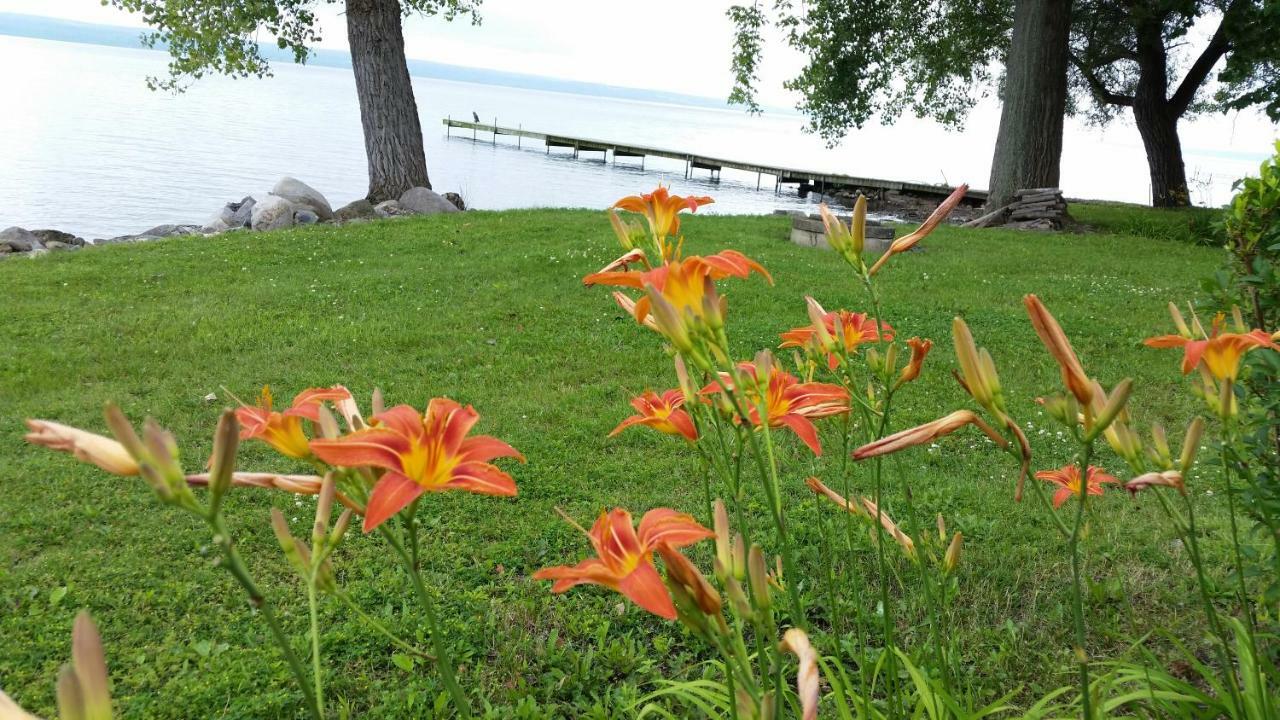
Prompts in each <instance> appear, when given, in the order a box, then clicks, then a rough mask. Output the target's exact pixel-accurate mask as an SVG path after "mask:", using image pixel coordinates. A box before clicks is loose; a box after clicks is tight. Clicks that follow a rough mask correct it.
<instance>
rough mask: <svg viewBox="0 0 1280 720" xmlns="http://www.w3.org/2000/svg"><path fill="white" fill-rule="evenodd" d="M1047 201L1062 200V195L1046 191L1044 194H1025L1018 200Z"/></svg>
mask: <svg viewBox="0 0 1280 720" xmlns="http://www.w3.org/2000/svg"><path fill="white" fill-rule="evenodd" d="M1046 201H1052V202H1062V195H1057V194H1053V193H1045V194H1043V195H1023V196H1022V197H1020V198H1018V202H1021V203H1038V202H1046Z"/></svg>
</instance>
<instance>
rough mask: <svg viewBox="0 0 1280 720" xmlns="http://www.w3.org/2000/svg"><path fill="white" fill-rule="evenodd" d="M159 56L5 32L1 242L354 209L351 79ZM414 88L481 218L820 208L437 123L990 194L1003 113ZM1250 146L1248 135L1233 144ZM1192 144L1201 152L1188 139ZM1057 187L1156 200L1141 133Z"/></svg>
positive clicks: (434, 160) (1196, 171)
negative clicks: (856, 124)
mask: <svg viewBox="0 0 1280 720" xmlns="http://www.w3.org/2000/svg"><path fill="white" fill-rule="evenodd" d="M166 58H167V56H166V55H164V54H163V53H158V52H154V51H146V50H126V49H119V48H107V47H99V46H91V45H76V44H70V43H59V42H50V41H44V40H30V39H22V38H14V37H8V36H0V67H4V68H6V70H5V88H4V89H5V97H6V99H8V100H11V101H12V102H11V103H10V105H9V107H7V108H6V110H5V112H0V227H5V226H9V225H20V226H24V227H29V228H30V227H57V228H62V229H66V230H69V231H72V232H75V233H77V234H80V235H84V236H85V237H90V238H94V237H105V236H110V235H118V234H124V233H130V232H138V231H141V230H143V229H146V228H148V227H150V226H153V225H157V224H160V223H170V222H173V223H201V222H204V221H205V220H206V219H207V218H208V217H209V216H210V215H211V214H212V213H213V212H214V210H216V209H217V208H218V207H220V206H221V204H222V203H224V202H226V201H229V200H238V199H239V198H241V197H242V196H244V195H246V194H248V193H251V192H265V191H266V190H268V189H270V187H271V185H272V184H273V183H274V182H275V180H276V179H277V178H279V177H280V176H281V175H293V176H295V177H298V178H300V179H302V180H303V181H305V182H307V183H309V184H311V185H313V186H314V187H316V188H317V189H319V190H320V191H321V192H323V193H324V194H325V195H326V196H327V197H328V198H329V200H330V202H331V203H333V204H334V206H335V207H336V206H338V205H341V204H344V203H346V202H349V201H350V200H353V199H355V198H357V197H361V196H363V194H364V191H365V184H366V179H367V175H366V168H365V160H364V148H363V144H362V139H361V134H360V119H359V114H358V108H357V104H356V98H355V86H354V82H353V80H352V78H351V73H350V71H347V70H341V69H335V68H319V67H297V66H292V65H279V66H277V67H276V68H275V73H276V76H275V77H274V78H271V79H267V80H230V79H226V78H207V79H204V80H201V81H200V82H198V83H196V84H195V85H193V86H192V87H191V89H190V90H189V91H188V92H187V93H186V94H184V95H180V96H173V95H164V94H157V93H152V92H150V91H148V90H147V89H146V87H145V85H144V83H143V78H144V77H146V76H147V75H148V74H156V73H162V72H163V71H164V69H165V62H166ZM414 88H415V91H416V93H417V98H418V102H419V110H420V112H421V116H422V123H423V128H424V134H425V137H426V144H427V161H428V165H429V167H430V170H431V180H432V183H433V185H435V187H436V189H437V190H439V191H441V192H443V191H449V190H453V191H457V192H460V193H461V194H462V195H463V196H464V197H465V198H466V199H467V201H468V202H469V204H470V205H471V206H473V207H477V208H485V209H501V208H511V207H534V206H551V207H592V208H600V207H604V206H606V205H608V204H609V203H611V202H612V201H613V200H615V199H616V198H618V197H619V196H621V195H625V194H629V193H633V192H636V191H638V190H641V189H646V188H649V187H652V186H653V185H654V184H655V183H657V182H660V181H661V182H663V183H668V184H671V185H672V186H673V187H674V188H675V189H676V191H678V192H683V193H695V194H707V195H713V196H714V197H715V198H716V201H717V202H716V205H714V206H711V207H710V208H708V210H709V211H714V212H722V213H767V212H771V211H772V210H774V209H775V208H806V209H810V210H811V209H812V203H813V202H814V199H812V198H811V199H810V200H801V199H800V198H798V197H796V195H795V189H794V187H791V188H789V189H787V190H786V191H785V192H784V193H783V194H781V195H775V194H774V193H773V191H772V188H773V182H772V179H771V178H769V177H767V176H766V177H765V178H764V179H763V183H762V186H763V189H762V190H761V191H757V190H756V181H757V179H756V176H755V175H754V174H749V173H741V172H735V171H732V170H725V171H724V174H723V178H722V180H721V181H720V182H712V181H711V180H710V178H708V177H707V174H706V173H705V171H697V172H696V173H695V177H693V178H691V179H688V180H686V179H685V177H684V166H683V163H681V162H679V161H673V160H662V159H658V158H649V159H648V160H646V161H645V167H644V170H641V169H640V167H639V161H638V160H635V159H623V161H621V162H618V163H617V164H612V163H610V164H604V163H602V162H600V161H599V159H598V157H599V156H598V154H594V153H583V154H582V156H581V157H580V158H579V159H576V160H575V159H573V158H572V156H571V155H570V154H569V153H566V152H565V151H557V152H553V153H551V154H547V153H546V152H545V149H544V148H543V147H542V146H541V144H539V143H536V142H535V143H532V144H531V143H530V142H529V141H525V142H524V143H523V147H519V148H518V147H516V140H515V139H514V138H508V137H502V138H500V139H499V141H498V143H497V144H496V145H494V144H492V143H490V142H473V141H471V140H470V139H469V138H468V139H461V138H458V137H454V138H453V139H449V138H447V137H446V133H445V128H444V127H443V125H442V124H441V123H440V120H441V118H443V117H444V116H446V115H453V116H454V117H465V118H468V119H469V118H470V117H471V113H472V112H475V113H478V114H479V115H480V117H481V118H482V119H483V121H485V122H492V121H493V120H494V119H496V120H498V122H499V123H500V124H502V125H509V126H517V125H519V126H523V127H525V128H528V129H531V130H538V131H544V132H551V133H563V134H568V135H578V136H585V137H594V138H600V139H603V140H612V141H617V142H629V143H636V144H643V145H651V146H656V147H663V148H670V149H673V150H688V151H694V152H697V153H699V154H703V155H711V156H718V157H728V158H735V159H740V160H743V161H752V162H758V163H761V164H766V165H783V166H790V167H801V168H806V169H813V170H824V171H828V172H838V173H844V174H849V175H861V176H869V177H883V178H892V179H898V180H913V181H921V182H930V183H936V182H952V183H958V182H963V181H968V182H971V183H973V184H974V185H975V186H976V187H983V186H985V184H986V183H985V180H986V177H987V174H988V172H989V167H990V148H991V146H992V143H993V141H994V135H995V124H996V122H995V120H996V119H997V118H998V116H997V115H996V114H995V111H994V109H993V108H991V107H987V106H981V107H980V108H979V109H978V111H977V112H976V113H975V115H974V117H973V119H972V120H971V122H970V124H969V129H968V130H967V131H966V132H965V133H964V134H957V133H948V132H946V131H943V130H941V129H939V128H937V127H934V126H932V125H929V124H927V123H923V122H914V121H905V120H904V121H901V122H900V123H899V124H898V125H897V126H894V127H891V128H881V127H875V128H867V129H865V130H862V131H858V132H857V133H855V134H854V135H853V136H851V137H850V138H849V139H847V140H846V142H845V143H844V144H842V145H841V147H840V148H838V149H835V150H829V149H827V148H825V147H824V146H823V144H822V142H821V141H820V140H819V139H817V138H815V137H812V136H809V135H806V134H804V133H802V132H800V127H801V126H802V125H803V119H802V118H800V117H798V116H795V115H787V114H765V115H762V116H756V117H752V116H748V115H745V114H744V113H742V112H739V111H736V110H729V109H723V110H720V109H707V108H694V107H685V106H674V105H663V104H657V103H645V102H634V101H627V100H615V99H607V98H598V97H586V96H580V95H570V94H564V93H549V92H541V91H532V90H521V89H513V88H504V87H495V86H487V85H473V84H469V83H457V82H449V81H442V80H430V79H423V78H415V79H414ZM1250 127H1252V126H1250ZM1261 127H1262V128H1263V134H1265V133H1266V130H1267V128H1266V126H1265V124H1263V125H1262V126H1261ZM455 132H456V131H455ZM1251 132H1253V131H1251ZM1073 133H1074V134H1073ZM1184 134H1185V131H1184ZM1253 134H1254V135H1257V134H1258V133H1257V132H1253ZM1130 135H1132V137H1130ZM1240 136H1245V137H1240ZM1113 137H1114V138H1115V142H1108V140H1110V139H1111V138H1113ZM481 139H487V138H484V137H483V136H481ZM1255 140H1256V138H1254V137H1252V136H1251V135H1250V133H1249V132H1243V131H1242V132H1239V133H1237V137H1236V138H1235V139H1234V141H1233V142H1235V143H1246V142H1254V141H1255ZM1184 144H1186V145H1188V146H1194V144H1195V143H1194V133H1192V134H1191V138H1190V139H1185V138H1184ZM1227 145H1228V141H1226V140H1219V141H1218V144H1217V145H1216V146H1215V147H1216V150H1215V151H1214V152H1213V153H1207V154H1205V155H1203V156H1198V155H1195V154H1193V153H1189V156H1188V173H1189V175H1192V176H1199V177H1203V178H1208V179H1209V180H1210V181H1211V182H1212V185H1211V186H1210V188H1209V190H1208V191H1202V192H1201V194H1202V195H1203V194H1205V193H1206V192H1207V193H1208V194H1209V195H1210V196H1211V197H1212V198H1213V199H1214V200H1215V201H1217V202H1221V201H1223V200H1225V198H1226V197H1227V192H1228V189H1229V186H1230V182H1231V180H1233V179H1234V178H1236V177H1238V176H1239V175H1241V174H1243V173H1245V172H1249V171H1251V170H1252V169H1253V168H1254V167H1255V166H1256V164H1257V161H1258V160H1259V159H1260V158H1261V157H1262V156H1263V155H1264V154H1265V152H1266V151H1267V149H1268V148H1267V147H1266V144H1265V139H1264V140H1263V141H1259V142H1256V143H1255V144H1253V145H1247V144H1230V146H1229V147H1228V146H1227ZM1237 148H1238V149H1239V150H1240V152H1234V151H1233V150H1234V149H1237ZM1104 169H1105V172H1104V171H1103V170H1104ZM1063 186H1064V189H1065V190H1066V192H1067V194H1068V195H1078V196H1089V197H1105V198H1113V199H1122V200H1131V201H1139V202H1141V201H1143V200H1145V198H1146V195H1147V181H1146V166H1145V162H1144V160H1143V155H1142V150H1141V147H1140V145H1138V144H1137V138H1136V133H1134V132H1133V131H1132V128H1123V127H1122V128H1117V129H1115V130H1112V131H1109V133H1108V134H1107V135H1105V136H1104V135H1100V134H1099V133H1098V132H1097V131H1089V133H1088V134H1084V133H1083V131H1080V132H1074V131H1069V134H1068V138H1067V150H1066V152H1065V153H1064V159H1063Z"/></svg>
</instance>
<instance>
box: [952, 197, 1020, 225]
mask: <svg viewBox="0 0 1280 720" xmlns="http://www.w3.org/2000/svg"><path fill="white" fill-rule="evenodd" d="M1015 204H1016V203H1009V204H1008V205H1005V206H1004V207H1002V208H997V209H995V210H992V211H991V212H989V213H987V214H986V215H983V216H982V217H977V218H974V219H972V220H970V221H969V222H967V223H965V224H964V225H963V226H962V227H967V228H984V227H989V226H991V225H998V224H999V223H1001V222H1003V221H1004V215H1005V214H1006V213H1008V212H1009V210H1010V209H1011V208H1013V206H1014V205H1015Z"/></svg>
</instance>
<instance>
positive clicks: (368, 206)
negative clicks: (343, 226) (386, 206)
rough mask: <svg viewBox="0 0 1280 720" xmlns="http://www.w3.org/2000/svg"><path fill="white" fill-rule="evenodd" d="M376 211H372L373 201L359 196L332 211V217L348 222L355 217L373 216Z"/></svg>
mask: <svg viewBox="0 0 1280 720" xmlns="http://www.w3.org/2000/svg"><path fill="white" fill-rule="evenodd" d="M376 215H377V213H375V212H374V211H373V203H371V202H369V201H368V200H366V199H364V198H360V199H359V200H356V201H355V202H349V203H347V204H346V205H343V206H342V207H340V208H338V209H337V210H335V211H334V212H333V217H334V218H336V219H338V220H341V221H342V222H348V221H351V220H355V219H357V218H371V217H375V216H376Z"/></svg>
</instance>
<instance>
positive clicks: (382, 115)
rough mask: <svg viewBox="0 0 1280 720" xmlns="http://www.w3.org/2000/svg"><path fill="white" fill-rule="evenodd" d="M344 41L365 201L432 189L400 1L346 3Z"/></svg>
mask: <svg viewBox="0 0 1280 720" xmlns="http://www.w3.org/2000/svg"><path fill="white" fill-rule="evenodd" d="M346 10H347V40H348V42H349V43H350V44H351V67H352V70H354V72H355V78H356V95H357V96H358V97H359V99H360V124H361V125H362V126H363V128H364V149H365V154H366V156H367V157H368V160H369V200H370V202H380V201H382V200H392V199H395V198H398V197H400V195H402V194H403V193H404V191H405V190H408V189H409V188H411V187H426V188H429V187H431V181H430V179H429V178H428V177H427V155H426V151H425V150H424V149H423V146H422V124H421V123H420V122H419V121H418V105H417V103H416V102H415V100H414V98H413V84H412V83H411V82H410V80H409V66H408V64H407V63H406V62H405V55H404V30H403V28H402V26H401V8H400V2H399V0H346Z"/></svg>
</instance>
